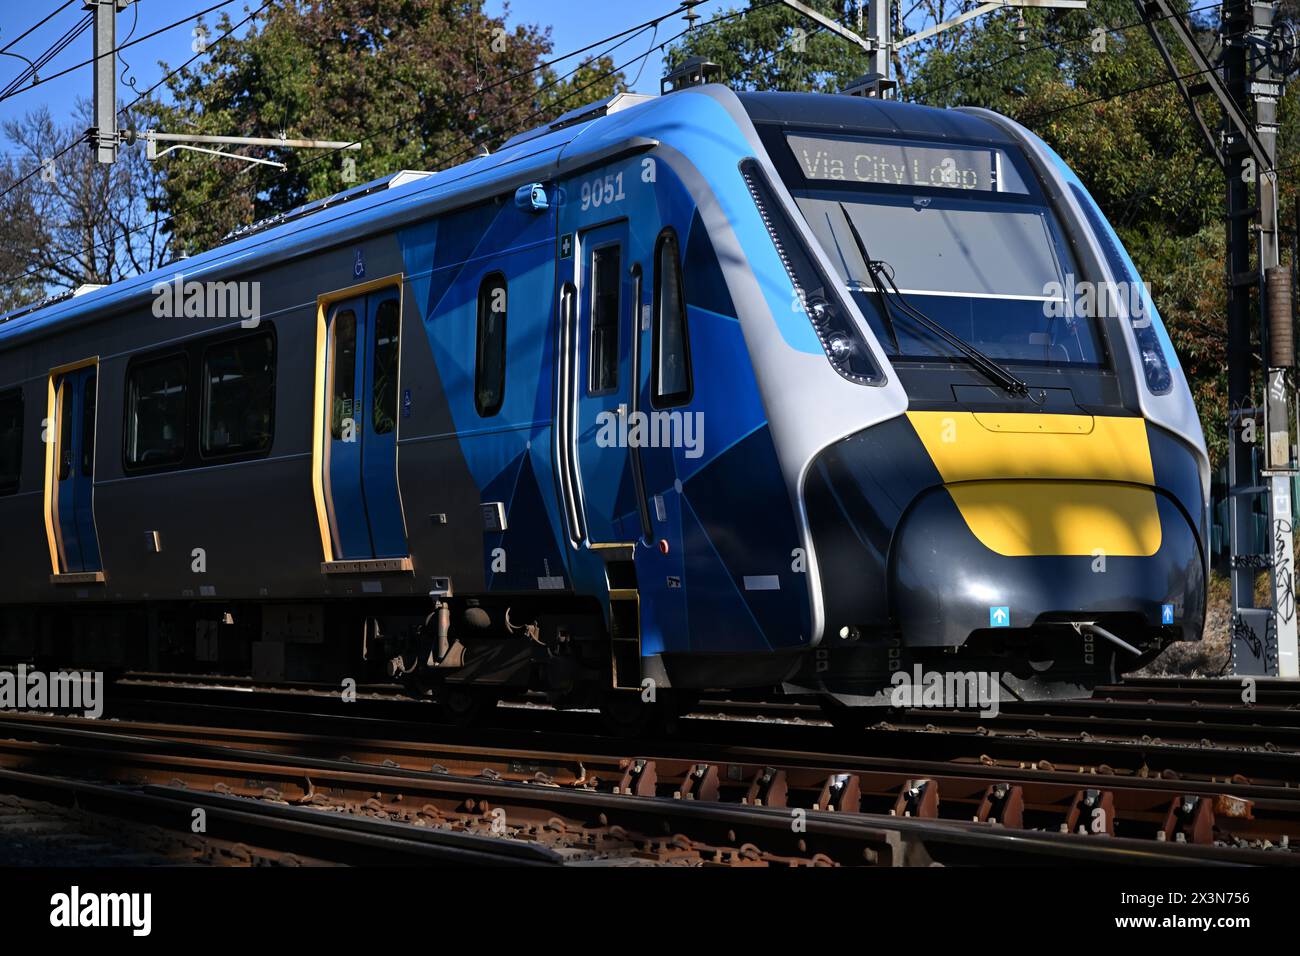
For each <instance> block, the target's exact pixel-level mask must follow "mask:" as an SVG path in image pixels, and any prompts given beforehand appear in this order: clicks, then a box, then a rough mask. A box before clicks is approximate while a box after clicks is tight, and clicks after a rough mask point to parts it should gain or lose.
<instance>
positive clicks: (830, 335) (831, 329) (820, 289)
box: [740, 159, 884, 385]
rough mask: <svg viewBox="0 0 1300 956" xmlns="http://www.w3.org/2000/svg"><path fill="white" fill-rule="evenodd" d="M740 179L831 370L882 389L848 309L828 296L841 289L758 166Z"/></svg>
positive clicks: (743, 169) (748, 165)
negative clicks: (826, 270) (805, 240)
mask: <svg viewBox="0 0 1300 956" xmlns="http://www.w3.org/2000/svg"><path fill="white" fill-rule="evenodd" d="M740 173H741V175H742V176H744V177H745V184H746V185H747V186H748V187H749V194H750V195H751V196H752V197H753V199H754V204H755V205H756V206H757V207H758V214H759V216H761V217H762V219H763V225H764V226H765V227H766V228H767V232H768V235H769V236H771V238H772V243H773V244H774V245H775V246H776V252H777V255H779V256H780V257H781V264H782V265H783V266H785V271H786V274H787V275H789V277H790V281H791V282H793V283H794V289H795V301H796V303H797V307H798V308H801V309H802V310H803V312H804V313H805V314H806V315H807V316H808V321H809V322H810V323H811V324H812V327H813V331H814V332H816V333H817V338H818V340H820V341H821V344H822V349H823V350H824V351H825V352H826V357H827V358H828V359H829V360H830V363H831V366H832V367H833V368H834V369H835V371H837V372H839V373H840V375H842V376H844V377H845V378H846V379H848V380H849V381H850V382H856V383H858V384H859V385H880V384H883V382H884V377H883V376H882V375H881V373H880V368H879V366H877V364H876V363H875V361H874V360H873V359H872V356H871V349H870V348H869V347H868V346H867V342H866V339H864V338H863V336H862V333H861V332H860V331H859V329H858V326H857V324H856V323H855V322H854V321H853V319H852V318H851V317H850V316H849V314H848V312H847V311H846V310H845V308H844V305H843V304H842V303H841V302H840V301H839V300H838V299H833V298H831V297H829V296H828V295H827V293H826V290H828V289H834V288H836V287H837V285H839V283H837V282H835V281H832V280H831V279H830V278H829V277H828V276H827V275H826V273H825V272H824V271H823V270H822V268H821V266H820V265H819V264H818V262H817V259H816V258H815V257H814V256H813V254H812V252H811V251H810V250H809V249H808V247H807V245H806V244H805V243H804V241H803V237H802V235H801V234H800V232H799V230H798V229H796V228H795V225H794V223H793V222H792V221H791V219H790V216H789V213H788V212H787V211H786V209H785V207H784V206H783V205H782V204H781V202H780V201H779V200H778V199H777V197H776V194H775V193H774V192H773V191H772V187H771V185H770V184H769V182H768V180H767V177H766V176H765V175H764V173H763V171H762V169H761V168H760V167H759V165H758V163H757V162H756V161H755V160H752V159H746V160H744V161H743V162H742V163H741V164H740Z"/></svg>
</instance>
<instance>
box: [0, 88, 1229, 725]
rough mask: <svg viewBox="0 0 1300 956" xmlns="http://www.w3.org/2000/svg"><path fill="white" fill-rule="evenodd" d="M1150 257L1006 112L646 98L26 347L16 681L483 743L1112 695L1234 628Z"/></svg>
mask: <svg viewBox="0 0 1300 956" xmlns="http://www.w3.org/2000/svg"><path fill="white" fill-rule="evenodd" d="M1208 488H1209V467H1208V460H1207V457H1206V450H1205V443H1204V438H1203V436H1202V433H1201V428H1200V425H1199V422H1198V419H1197V415H1196V410H1195V408H1194V406H1193V403H1192V398H1191V395H1190V393H1189V390H1188V386H1187V382H1186V380H1185V378H1184V375H1183V372H1182V370H1181V368H1180V367H1179V364H1178V360H1177V357H1176V356H1175V354H1174V350H1173V348H1172V346H1171V343H1170V339H1169V336H1168V334H1167V332H1166V331H1165V328H1164V326H1163V324H1162V323H1161V320H1160V317H1159V314H1158V313H1157V311H1156V309H1155V307H1154V305H1153V303H1152V302H1151V299H1150V296H1149V294H1148V292H1147V290H1146V288H1145V286H1143V285H1142V283H1141V281H1140V280H1139V278H1138V276H1137V273H1136V270H1135V268H1134V265H1133V262H1132V260H1131V259H1130V257H1129V256H1128V254H1127V253H1126V252H1125V250H1124V248H1123V246H1122V245H1121V243H1120V242H1119V239H1118V238H1117V236H1116V234H1115V231H1114V230H1113V229H1112V228H1111V226H1110V225H1109V224H1108V223H1107V221H1106V219H1105V217H1104V216H1103V215H1102V213H1101V212H1100V210H1099V209H1098V207H1097V205H1096V203H1095V202H1094V201H1093V199H1092V198H1091V197H1090V196H1089V194H1088V191H1087V190H1086V189H1085V187H1084V186H1083V184H1082V183H1081V182H1080V181H1079V179H1078V178H1077V177H1076V176H1075V174H1074V173H1073V172H1071V171H1070V169H1069V168H1068V167H1067V166H1066V165H1065V164H1064V163H1063V162H1062V161H1061V159H1060V158H1059V157H1057V156H1056V155H1055V154H1054V153H1053V152H1052V151H1051V150H1050V149H1049V148H1048V147H1047V146H1046V145H1045V144H1044V143H1043V142H1042V141H1041V140H1039V139H1038V138H1037V137H1035V136H1034V135H1033V134H1031V133H1030V132H1028V131H1027V130H1026V129H1024V128H1023V127H1021V126H1019V125H1017V124H1016V123H1014V122H1012V121H1011V120H1009V119H1007V118H1005V117H1003V116H1000V115H997V114H994V113H991V112H988V111H985V110H978V109H959V110H942V109H932V108H927V107H923V106H916V105H909V104H904V103H900V102H894V101H885V100H879V99H873V98H867V97H859V96H839V95H824V94H792V93H735V92H733V91H732V90H730V89H728V88H726V87H725V86H722V85H718V84H706V85H699V86H694V87H689V88H686V89H682V90H679V91H677V92H673V93H670V94H668V95H665V96H661V97H646V96H638V95H631V94H621V95H617V96H614V97H613V98H611V99H609V100H607V101H604V102H600V103H595V104H592V105H590V106H587V107H584V108H582V109H579V110H575V111H573V112H571V113H569V114H567V115H565V116H562V117H560V118H559V119H558V120H556V121H555V122H553V123H550V124H549V125H547V126H544V127H542V128H539V129H535V130H532V131H531V132H528V133H524V134H522V135H518V136H515V137H514V138H513V139H511V140H509V141H508V142H506V143H505V144H504V145H503V146H502V148H501V149H500V150H499V151H497V152H496V153H494V154H491V155H486V156H482V157H479V158H477V159H475V160H473V161H472V162H469V163H467V164H465V165H462V166H458V167H455V168H453V169H448V170H446V171H443V172H438V173H433V174H428V173H419V172H409V171H408V172H402V173H398V174H396V175H394V176H391V177H389V178H387V179H383V180H380V181H377V182H374V183H370V184H368V185H365V186H362V187H358V188H355V189H352V190H350V191H348V192H344V193H341V194H339V195H338V196H335V197H332V198H330V199H327V200H323V201H320V202H317V203H313V204H311V205H309V206H306V207H303V208H301V209H298V210H295V211H293V212H290V213H287V214H284V215H281V216H278V217H275V218H274V219H272V220H269V221H266V222H263V223H259V224H257V225H255V226H251V227H249V228H247V229H245V230H242V231H241V232H240V233H238V234H236V235H234V236H232V237H230V238H229V239H228V241H226V242H225V243H224V244H223V245H221V246H219V247H218V248H215V249H213V250H211V251H209V252H206V253H204V254H202V255H199V256H195V257H193V258H187V259H183V260H180V261H177V262H174V263H172V264H171V265H169V266H167V267H165V268H163V269H160V270H158V271H156V272H153V273H150V274H148V275H144V276H140V277H139V278H135V279H130V280H126V281H122V282H119V283H116V284H114V285H112V286H109V287H105V288H95V289H82V290H78V292H77V293H76V294H72V295H69V296H67V297H65V298H64V299H62V300H59V301H54V302H50V303H46V304H44V305H43V306H40V307H36V308H32V309H28V310H25V311H20V312H15V313H11V314H9V315H8V316H6V317H4V318H3V319H0V528H2V529H3V536H4V544H3V547H2V548H0V653H3V654H4V655H5V656H7V657H10V658H13V657H26V658H29V659H37V660H58V661H60V662H73V663H77V664H91V663H95V664H98V665H101V666H107V667H131V668H149V669H152V670H157V671H186V670H199V671H212V672H221V673H228V672H233V671H239V670H243V671H245V672H251V673H252V674H254V675H255V676H260V677H264V678H267V679H289V680H293V679H326V678H328V679H331V680H336V679H338V677H339V676H354V677H357V678H375V677H383V676H384V675H387V676H396V677H398V678H400V679H402V680H405V681H408V682H409V683H410V685H411V686H412V687H413V688H416V689H418V690H419V691H420V692H422V693H432V694H434V695H436V696H438V697H439V698H441V699H442V700H443V701H444V703H446V704H447V706H448V707H450V708H451V709H452V710H453V711H455V712H457V713H464V712H467V711H468V710H470V709H472V708H475V707H478V706H481V704H482V702H484V701H488V702H491V701H492V700H495V699H499V698H501V697H510V696H518V695H523V694H526V693H529V692H544V693H545V694H547V695H548V697H549V698H550V700H551V701H552V702H554V703H555V704H556V705H557V706H588V705H590V704H592V703H593V702H595V703H610V702H613V703H611V704H610V706H611V707H612V708H616V707H617V706H619V705H618V702H619V701H624V700H630V699H633V698H635V699H636V700H642V699H649V698H651V697H654V696H655V695H656V694H662V695H664V696H666V697H676V698H677V699H689V698H690V697H691V696H692V695H698V694H700V693H702V692H715V691H723V692H728V693H740V692H747V693H754V694H786V695H798V696H808V697H816V698H818V699H821V700H823V701H826V702H830V703H831V704H832V706H840V707H844V706H848V707H853V706H861V705H865V704H870V703H882V702H886V701H887V699H888V691H889V689H890V687H891V682H892V679H893V676H894V675H895V674H897V673H899V672H900V671H901V672H904V673H913V672H915V671H916V669H917V668H921V669H923V670H926V671H930V672H938V673H944V674H950V673H969V672H985V671H987V672H993V673H996V674H997V675H998V679H999V681H1000V684H1001V688H1002V690H1003V692H1004V693H1006V694H1008V695H1012V696H1016V697H1022V698H1040V697H1051V696H1065V695H1077V694H1086V693H1087V692H1088V689H1089V688H1090V687H1091V686H1093V685H1095V684H1096V683H1098V682H1100V681H1104V680H1111V679H1113V678H1114V677H1115V676H1116V675H1117V674H1119V673H1121V672H1123V671H1126V670H1130V669H1132V668H1135V667H1138V666H1140V665H1141V664H1143V663H1144V662H1145V661H1147V660H1149V659H1150V658H1152V657H1153V656H1154V655H1155V654H1157V653H1158V652H1159V651H1160V650H1161V649H1162V648H1164V647H1165V646H1166V645H1167V644H1168V643H1169V642H1171V641H1177V640H1199V638H1200V635H1201V630H1202V626H1203V621H1204V616H1205V585H1206V575H1207V552H1206V531H1207V514H1208V507H1207V504H1208Z"/></svg>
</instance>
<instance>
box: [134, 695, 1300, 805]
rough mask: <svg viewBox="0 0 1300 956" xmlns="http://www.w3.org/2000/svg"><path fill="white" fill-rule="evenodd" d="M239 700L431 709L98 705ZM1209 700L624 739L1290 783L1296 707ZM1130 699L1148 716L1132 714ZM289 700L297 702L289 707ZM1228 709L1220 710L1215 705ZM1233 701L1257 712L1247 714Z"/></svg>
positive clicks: (227, 710)
mask: <svg viewBox="0 0 1300 956" xmlns="http://www.w3.org/2000/svg"><path fill="white" fill-rule="evenodd" d="M253 701H256V713H257V714H258V715H259V718H260V715H262V713H263V711H264V709H265V708H266V707H268V706H273V707H274V708H276V709H277V710H278V711H279V713H278V714H277V718H276V719H277V720H280V721H282V722H283V723H282V725H283V726H284V727H285V728H286V729H292V728H293V727H294V726H309V725H310V723H311V722H312V721H315V720H318V719H319V718H320V717H321V716H323V715H329V716H334V717H340V718H344V717H367V718H373V719H376V720H384V721H390V722H396V724H397V725H401V726H402V727H403V728H404V729H402V730H401V731H400V732H401V733H402V734H404V735H407V736H411V735H414V736H415V737H416V738H418V737H419V736H420V735H421V734H425V733H427V732H428V729H429V728H430V727H431V726H434V725H435V724H436V722H437V721H438V720H439V717H438V714H437V709H436V708H435V707H433V706H432V705H431V704H429V703H428V702H424V701H414V700H410V699H406V698H402V697H399V696H397V695H396V694H394V693H378V694H373V695H362V696H359V697H358V699H357V700H355V701H353V702H350V703H349V702H345V701H344V700H343V699H342V698H341V697H340V695H339V694H338V693H337V692H331V693H327V692H321V691H319V690H316V691H312V690H305V689H301V688H281V687H277V688H274V689H271V688H264V687H259V688H254V687H252V686H251V685H250V686H248V687H244V686H236V687H226V686H224V685H222V684H193V683H182V684H176V683H172V682H169V681H155V680H148V681H145V680H138V679H131V680H127V681H123V682H121V683H120V684H118V685H116V686H115V688H114V692H113V695H112V696H111V697H110V705H111V706H110V710H109V711H108V713H109V714H110V715H114V714H116V715H119V716H123V717H128V718H133V719H140V718H150V717H162V716H164V715H169V716H171V717H174V718H175V719H177V720H181V721H185V720H189V721H191V722H195V721H197V722H205V721H216V722H220V721H226V722H230V721H234V722H239V721H240V720H241V719H242V718H241V716H240V712H241V711H247V710H248V708H249V707H250V706H252V705H253ZM200 702H201V703H200ZM715 703H717V706H714V704H715ZM1080 705H1083V706H1080ZM1114 706H1119V707H1121V708H1122V712H1121V713H1118V714H1116V715H1115V716H1110V715H1111V713H1112V711H1110V710H1109V708H1111V707H1114ZM1213 706H1214V713H1215V715H1216V716H1222V717H1223V718H1224V719H1223V720H1222V721H1221V722H1211V723H1206V722H1205V721H1204V720H1201V721H1199V722H1198V721H1196V720H1192V719H1190V717H1189V716H1188V714H1187V712H1186V708H1180V707H1177V706H1175V705H1172V704H1169V703H1157V704H1145V703H1142V704H1132V703H1122V704H1118V705H1116V704H1106V703H1104V702H1098V701H1082V702H1069V703H1067V704H1062V705H1057V704H1050V705H1036V706H1035V707H1033V708H1029V707H1017V708H1016V709H1014V710H1013V711H1012V712H1010V713H1004V714H1000V715H999V716H998V717H997V718H988V719H986V718H981V717H979V715H977V714H974V713H971V712H959V711H942V710H931V709H922V710H912V711H906V712H903V713H901V714H893V713H882V717H881V720H880V721H879V722H877V723H876V724H875V725H873V726H870V727H867V728H864V729H862V730H861V731H856V732H853V733H845V732H841V731H837V730H834V729H833V728H831V727H830V726H829V724H828V723H827V722H826V721H825V720H824V719H822V718H821V717H820V711H819V710H818V709H817V708H808V707H807V706H801V705H790V704H776V705H772V704H750V703H746V702H721V703H718V702H709V703H708V704H706V705H702V706H701V707H700V708H697V709H696V710H695V712H694V713H693V714H692V715H690V716H688V717H687V718H685V719H683V720H682V721H680V722H679V723H678V725H677V727H676V728H675V733H674V735H673V738H672V740H671V741H649V740H647V741H640V742H638V744H639V746H640V752H642V753H645V752H661V751H662V750H663V749H664V748H668V749H669V750H670V753H668V754H666V755H668V756H677V755H687V756H689V754H690V753H691V752H694V751H691V750H690V749H689V748H691V747H694V748H696V750H698V748H699V747H711V748H717V747H719V746H721V745H724V744H728V743H736V744H744V745H747V746H748V747H749V748H750V749H751V750H754V751H758V750H761V749H763V748H765V747H771V748H776V749H780V750H787V751H808V752H819V753H833V752H844V751H847V752H851V753H853V754H859V755H874V756H880V757H884V758H889V759H905V758H909V759H928V760H930V761H940V762H945V761H959V760H965V761H976V762H980V763H982V764H985V765H989V766H998V767H1003V768H1008V769H1017V768H1021V769H1022V768H1026V767H1040V766H1041V767H1045V768H1052V769H1053V770H1058V771H1065V770H1067V769H1073V770H1074V771H1077V772H1079V773H1085V774H1095V775H1101V776H1106V777H1126V776H1127V777H1135V778H1163V779H1167V780H1173V781H1183V782H1199V783H1204V784H1213V783H1216V782H1218V781H1220V780H1229V779H1236V780H1239V781H1241V780H1246V781H1250V782H1252V783H1257V784H1262V785H1266V786H1275V787H1284V788H1285V787H1300V711H1286V710H1278V709H1276V708H1258V709H1250V708H1242V707H1238V708H1235V709H1234V708H1228V707H1226V705H1213ZM196 707H202V708H204V710H203V711H202V713H204V714H206V716H199V713H200V712H199V711H197V710H195V708H196ZM1058 708H1059V710H1058ZM1135 708H1136V709H1138V710H1141V711H1142V712H1144V713H1147V714H1157V715H1159V717H1158V719H1157V718H1156V717H1150V716H1148V717H1147V718H1145V719H1142V720H1140V721H1139V720H1138V719H1137V714H1136V712H1135ZM295 713H297V714H300V715H301V716H299V717H294V716H293V715H294V714H295ZM187 714H190V715H191V716H187ZM1228 714H1231V715H1232V717H1233V719H1232V720H1228V719H1227V715H1228ZM1243 714H1250V715H1259V716H1255V717H1253V718H1252V719H1251V720H1250V721H1247V720H1245V719H1244V718H1243V717H1242V715H1243ZM1178 715H1181V717H1180V716H1178ZM1202 716H1205V715H1202ZM738 717H739V718H741V719H738ZM1260 720H1265V721H1272V720H1276V721H1277V722H1276V723H1261V722H1260ZM1283 721H1285V722H1283ZM492 724H493V726H492V728H491V729H490V730H488V731H484V732H489V733H491V732H495V733H498V734H500V735H501V736H500V737H499V739H500V740H501V741H502V744H501V745H502V746H511V745H513V744H514V742H515V741H516V740H521V741H522V745H523V746H528V745H529V741H531V740H534V739H535V735H536V734H538V733H545V734H546V735H547V737H548V738H556V739H567V740H568V744H566V745H567V746H572V747H578V748H580V747H582V746H583V741H584V740H589V739H591V737H592V735H593V734H597V735H598V734H599V733H601V724H600V721H599V720H598V719H597V718H596V717H595V716H594V715H593V714H590V713H585V712H556V711H554V710H551V709H550V708H547V707H537V706H527V705H524V706H502V707H500V708H498V711H497V713H495V714H494V715H493V717H492ZM374 732H376V733H379V734H380V735H383V734H386V733H391V732H393V731H391V730H387V731H386V730H384V729H382V728H380V729H377V730H375V731H374ZM438 732H439V733H441V734H443V735H444V736H445V735H446V734H448V733H450V734H453V735H455V734H456V733H457V731H455V730H454V729H452V728H440V729H439V731H438ZM512 735H513V736H512ZM674 747H675V749H674Z"/></svg>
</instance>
